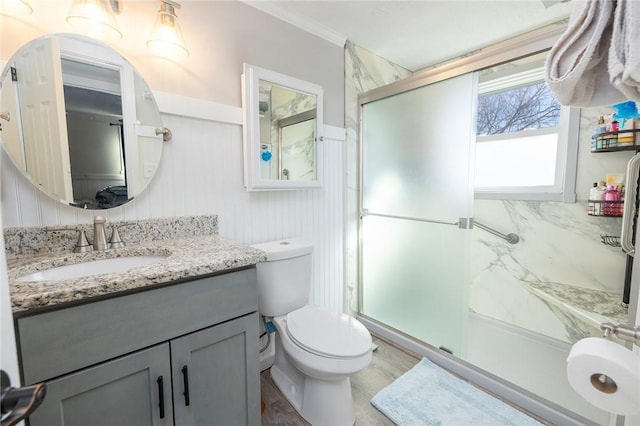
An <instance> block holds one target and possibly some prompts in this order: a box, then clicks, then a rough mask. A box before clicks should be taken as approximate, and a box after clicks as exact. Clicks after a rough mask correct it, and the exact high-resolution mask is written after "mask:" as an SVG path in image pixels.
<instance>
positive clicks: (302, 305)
mask: <svg viewBox="0 0 640 426" xmlns="http://www.w3.org/2000/svg"><path fill="white" fill-rule="evenodd" d="M252 247H254V248H257V249H259V250H262V251H264V252H266V253H267V261H266V262H262V263H258V264H257V266H256V267H257V273H258V310H259V311H260V314H261V315H264V316H266V317H272V318H273V323H274V324H275V326H276V330H277V332H276V333H275V335H276V337H275V345H276V346H275V363H274V365H273V366H272V367H271V377H272V378H273V381H274V382H275V383H276V385H277V386H278V388H279V389H280V391H281V392H282V393H283V394H284V396H285V397H286V398H287V400H289V402H290V403H291V405H293V406H294V407H295V409H296V410H297V411H298V412H299V413H300V415H302V417H304V419H305V420H307V421H308V422H309V423H311V424H312V425H313V426H350V425H353V424H354V422H355V413H354V410H353V400H352V398H351V382H350V380H349V376H351V375H352V374H354V373H356V372H358V371H360V370H362V369H363V368H365V367H366V366H368V365H369V363H370V362H371V335H370V334H369V332H368V331H367V329H366V328H365V327H364V326H363V325H362V324H361V323H360V322H359V321H358V320H356V319H355V318H353V317H350V316H349V315H346V314H342V313H332V312H329V311H326V310H323V309H321V308H318V307H315V306H311V305H309V304H308V303H309V289H310V284H311V253H312V251H313V244H311V243H310V242H308V241H304V240H301V239H288V240H284V241H273V242H268V243H262V244H256V245H253V246H252Z"/></svg>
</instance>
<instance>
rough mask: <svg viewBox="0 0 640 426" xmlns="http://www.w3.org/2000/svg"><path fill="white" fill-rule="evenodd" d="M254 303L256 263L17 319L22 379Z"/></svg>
mask: <svg viewBox="0 0 640 426" xmlns="http://www.w3.org/2000/svg"><path fill="white" fill-rule="evenodd" d="M257 309H258V295H257V287H256V273H255V268H251V269H245V270H241V271H237V272H231V273H228V274H223V275H217V276H214V277H208V278H203V279H199V280H195V281H190V282H186V283H181V284H176V285H171V286H167V287H162V288H158V289H155V290H148V291H144V292H140V293H134V294H130V295H126V296H122V297H114V298H113V299H107V300H102V301H98V302H94V303H87V304H85V305H80V306H74V307H70V308H67V309H61V310H57V311H51V312H46V313H42V314H38V315H34V316H28V317H23V318H19V319H18V326H17V327H18V338H19V345H20V357H21V361H22V372H23V378H24V383H25V384H31V383H36V382H40V381H44V380H47V379H50V378H52V377H57V376H60V375H62V374H65V373H68V372H71V371H75V370H78V369H80V368H84V367H87V366H90V365H93V364H96V363H99V362H102V361H105V360H108V359H112V358H115V357H117V356H121V355H122V354H126V353H129V352H133V351H136V350H139V349H142V348H145V347H149V346H151V345H154V344H156V343H158V342H163V341H167V340H170V339H173V338H175V337H178V336H182V335H184V334H187V333H191V332H193V331H196V330H200V329H203V328H205V327H209V326H211V325H215V324H218V323H220V322H223V321H227V320H230V319H232V318H236V317H239V316H242V315H245V314H248V313H251V312H255V311H257Z"/></svg>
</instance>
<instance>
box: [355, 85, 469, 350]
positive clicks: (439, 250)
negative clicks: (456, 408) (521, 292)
mask: <svg viewBox="0 0 640 426" xmlns="http://www.w3.org/2000/svg"><path fill="white" fill-rule="evenodd" d="M474 81H475V77H474V75H473V74H467V75H462V76H459V77H456V78H452V79H448V80H445V81H443V82H439V83H436V84H433V85H428V86H424V87H420V88H417V89H413V90H410V91H407V92H404V93H399V94H396V95H393V96H390V97H385V98H383V99H380V100H377V101H373V102H368V103H366V104H365V105H364V106H363V109H362V118H363V120H362V136H363V141H364V143H363V146H362V170H361V171H362V200H361V203H362V205H361V209H360V211H361V215H362V223H361V226H362V228H361V229H362V233H361V235H362V247H361V248H362V250H361V253H362V256H361V259H362V262H361V276H362V280H363V282H365V283H366V285H365V286H363V288H362V292H361V307H362V309H361V311H362V313H363V314H365V315H367V316H370V317H372V318H376V319H378V320H379V321H382V322H384V323H385V324H388V325H390V326H392V327H394V328H396V329H399V330H402V331H404V332H405V333H408V334H410V335H412V336H415V337H417V338H419V339H420V340H422V341H425V342H430V343H431V344H433V345H434V346H437V347H442V348H443V349H444V350H446V351H449V352H451V353H453V354H456V355H458V356H460V355H462V354H463V353H464V344H465V342H464V335H465V328H466V324H465V322H466V318H467V310H468V289H469V274H470V266H469V262H470V245H471V237H470V231H469V224H470V219H471V217H472V210H473V187H472V181H471V178H470V171H471V164H472V162H471V160H472V151H473V150H472V147H473V144H472V140H473V138H472V136H473V134H474V125H473V117H475V114H474V113H473V108H474V105H475V103H474V96H475V90H474V89H473V88H474V86H475V84H474Z"/></svg>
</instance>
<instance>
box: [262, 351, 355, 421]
mask: <svg viewBox="0 0 640 426" xmlns="http://www.w3.org/2000/svg"><path fill="white" fill-rule="evenodd" d="M289 367H290V368H286V367H285V369H286V370H288V372H289V374H288V375H287V374H285V372H284V371H283V370H281V369H280V368H279V367H278V363H277V362H276V365H274V366H273V367H271V377H272V378H273V381H274V383H275V384H276V385H277V386H278V388H279V389H280V391H281V392H282V394H283V395H284V396H285V398H286V399H287V400H288V401H289V402H290V403H291V405H292V406H293V408H295V409H296V411H297V412H298V413H300V415H301V416H302V417H303V418H304V419H305V420H306V421H308V422H309V423H311V424H312V425H313V426H352V425H353V424H354V423H355V421H356V415H355V412H354V410H353V399H352V397H351V381H350V380H349V377H346V378H343V379H339V380H320V379H316V378H313V377H310V376H305V375H303V374H302V373H300V372H299V371H292V369H293V368H295V367H293V366H292V365H291V364H289ZM291 373H293V374H291Z"/></svg>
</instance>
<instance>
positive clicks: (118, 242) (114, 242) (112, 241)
mask: <svg viewBox="0 0 640 426" xmlns="http://www.w3.org/2000/svg"><path fill="white" fill-rule="evenodd" d="M133 224H134V223H132V222H125V223H121V224H119V225H113V227H112V231H111V238H109V248H110V249H113V248H121V247H124V245H125V244H124V241H122V238H120V234H119V233H118V228H123V227H125V226H131V225H133Z"/></svg>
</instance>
